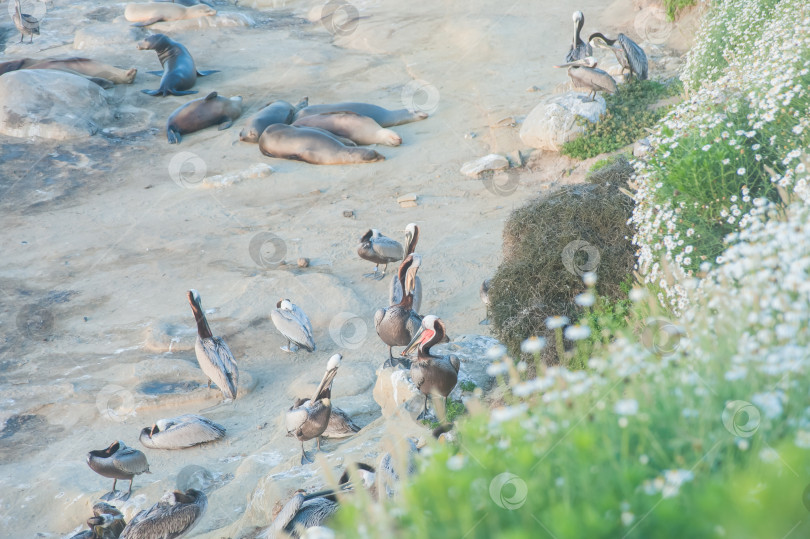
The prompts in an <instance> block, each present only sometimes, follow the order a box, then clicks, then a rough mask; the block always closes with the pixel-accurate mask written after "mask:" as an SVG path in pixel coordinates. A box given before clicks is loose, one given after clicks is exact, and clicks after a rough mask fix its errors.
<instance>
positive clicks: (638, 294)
mask: <svg viewBox="0 0 810 539" xmlns="http://www.w3.org/2000/svg"><path fill="white" fill-rule="evenodd" d="M646 297H647V289H646V288H633V289H632V290H631V291H630V301H632V302H635V303H638V302H639V301H641V300H643V299H644V298H646Z"/></svg>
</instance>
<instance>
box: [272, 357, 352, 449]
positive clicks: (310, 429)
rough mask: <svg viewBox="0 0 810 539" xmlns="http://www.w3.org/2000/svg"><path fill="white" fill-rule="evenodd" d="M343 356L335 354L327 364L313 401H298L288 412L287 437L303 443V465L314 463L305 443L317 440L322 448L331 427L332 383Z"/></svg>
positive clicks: (286, 421) (286, 418) (286, 420)
mask: <svg viewBox="0 0 810 539" xmlns="http://www.w3.org/2000/svg"><path fill="white" fill-rule="evenodd" d="M342 359H343V356H341V355H340V354H335V355H333V356H332V357H330V358H329V361H328V362H327V363H326V372H325V373H324V375H323V379H321V383H320V384H319V385H318V389H316V390H315V394H314V395H313V397H312V398H311V399H296V400H295V403H293V405H292V406H291V407H290V409H289V410H288V411H287V414H286V417H285V423H286V425H287V436H294V437H295V438H297V439H298V440H299V441H300V442H301V464H302V465H303V464H306V463H308V462H313V461H312V459H311V458H310V457H309V455H307V452H306V451H304V442H306V441H309V440H312V439H313V438H317V440H318V450H320V448H321V435H322V434H323V433H324V431H325V430H326V428H327V426H329V417H330V416H331V412H332V400H331V397H332V382H333V381H334V379H335V375H336V374H337V371H338V368H339V367H340V362H341V360H342Z"/></svg>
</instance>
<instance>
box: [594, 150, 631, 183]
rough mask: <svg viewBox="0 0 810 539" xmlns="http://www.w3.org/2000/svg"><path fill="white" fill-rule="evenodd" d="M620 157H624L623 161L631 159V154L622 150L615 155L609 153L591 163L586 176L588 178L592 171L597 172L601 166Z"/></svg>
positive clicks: (612, 162)
mask: <svg viewBox="0 0 810 539" xmlns="http://www.w3.org/2000/svg"><path fill="white" fill-rule="evenodd" d="M622 158H624V160H625V161H630V160H631V159H633V154H631V153H630V152H623V153H619V154H616V155H609V156H608V157H604V158H602V159H599V160H598V161H597V162H596V163H594V164H593V165H591V168H590V169H589V170H588V177H589V178H590V176H591V175H592V174H593V173H594V172H599V171H600V170H602V169H603V168H605V167H607V166H608V165H612V164H614V163H616V161H618V160H620V159H622ZM586 179H587V178H586Z"/></svg>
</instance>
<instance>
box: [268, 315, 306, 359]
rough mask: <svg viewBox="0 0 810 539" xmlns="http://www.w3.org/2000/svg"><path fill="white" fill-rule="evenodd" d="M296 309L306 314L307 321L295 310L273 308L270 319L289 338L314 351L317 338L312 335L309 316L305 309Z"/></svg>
mask: <svg viewBox="0 0 810 539" xmlns="http://www.w3.org/2000/svg"><path fill="white" fill-rule="evenodd" d="M296 309H297V311H298V312H300V313H301V314H302V315H303V316H304V318H305V322H304V321H302V320H301V319H300V318H299V316H298V315H297V314H296V311H295V310H292V311H288V310H286V309H273V310H272V311H270V319H271V320H272V321H273V324H274V325H275V326H276V329H278V330H279V332H281V334H282V335H284V336H285V337H286V338H287V339H289V340H291V341H292V342H294V343H295V344H297V345H299V346H302V347H304V348H306V349H307V350H309V351H310V352H312V351H314V350H315V339H314V338H313V337H312V325H311V324H310V323H309V318H307V316H306V315H305V314H304V313H303V311H301V309H298V308H297V307H296Z"/></svg>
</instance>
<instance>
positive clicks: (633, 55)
mask: <svg viewBox="0 0 810 539" xmlns="http://www.w3.org/2000/svg"><path fill="white" fill-rule="evenodd" d="M619 44H620V45H621V46H622V50H623V51H624V54H625V56H626V57H627V63H628V64H629V68H630V70H631V71H632V72H633V74H634V75H636V76H637V77H638V78H639V79H641V80H646V79H647V67H648V64H647V55H646V54H645V53H644V49H642V48H641V47H639V46H638V44H637V43H636V42H635V41H633V40H632V39H630V38H629V37H627V36H626V35H624V34H619Z"/></svg>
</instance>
